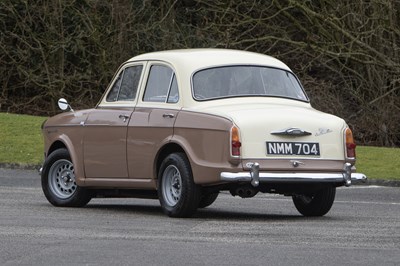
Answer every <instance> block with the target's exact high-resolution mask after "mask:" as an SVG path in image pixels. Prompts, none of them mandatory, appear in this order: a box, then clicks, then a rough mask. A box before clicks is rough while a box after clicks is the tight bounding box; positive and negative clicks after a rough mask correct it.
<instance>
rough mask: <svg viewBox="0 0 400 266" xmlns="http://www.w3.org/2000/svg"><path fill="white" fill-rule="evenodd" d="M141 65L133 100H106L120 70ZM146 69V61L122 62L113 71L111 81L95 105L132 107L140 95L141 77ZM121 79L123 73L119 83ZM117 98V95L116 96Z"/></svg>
mask: <svg viewBox="0 0 400 266" xmlns="http://www.w3.org/2000/svg"><path fill="white" fill-rule="evenodd" d="M138 65H141V66H142V72H141V74H140V78H139V82H138V86H137V90H136V96H135V98H134V99H133V100H116V101H112V102H110V101H107V96H108V94H109V93H110V91H111V90H112V88H113V87H114V84H115V83H116V82H118V77H120V75H121V74H122V72H124V71H125V69H127V68H129V67H134V66H138ZM146 69H147V61H134V62H126V63H124V64H122V65H121V66H120V67H119V68H118V70H117V71H116V72H115V74H114V76H113V78H112V79H111V82H110V83H109V85H108V86H107V89H106V91H105V92H104V93H103V95H102V97H101V100H100V102H99V103H98V104H97V106H96V108H97V107H134V106H135V105H136V104H137V102H138V99H139V97H140V92H141V90H142V85H143V79H144V76H145V72H146ZM122 79H123V75H122V77H121V83H122ZM119 93H120V90H118V95H119ZM117 98H118V96H117Z"/></svg>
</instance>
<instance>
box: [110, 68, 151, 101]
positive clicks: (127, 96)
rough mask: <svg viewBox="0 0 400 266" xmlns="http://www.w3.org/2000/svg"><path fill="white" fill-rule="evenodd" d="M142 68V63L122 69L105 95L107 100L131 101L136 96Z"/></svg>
mask: <svg viewBox="0 0 400 266" xmlns="http://www.w3.org/2000/svg"><path fill="white" fill-rule="evenodd" d="M142 69H143V66H142V65H137V66H130V67H127V68H125V69H124V70H122V71H121V72H120V73H119V75H118V77H117V79H116V80H115V82H114V84H113V86H112V88H111V90H110V92H109V93H108V95H107V102H116V101H133V100H134V99H135V98H136V92H137V89H138V85H139V81H140V76H141V74H142Z"/></svg>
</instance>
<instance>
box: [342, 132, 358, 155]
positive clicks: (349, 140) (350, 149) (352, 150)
mask: <svg viewBox="0 0 400 266" xmlns="http://www.w3.org/2000/svg"><path fill="white" fill-rule="evenodd" d="M345 134H346V157H347V158H356V146H357V145H356V143H355V142H354V138H353V132H351V129H350V128H346V131H345Z"/></svg>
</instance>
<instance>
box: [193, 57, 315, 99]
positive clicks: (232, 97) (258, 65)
mask: <svg viewBox="0 0 400 266" xmlns="http://www.w3.org/2000/svg"><path fill="white" fill-rule="evenodd" d="M241 66H251V67H267V68H272V69H279V70H282V71H285V72H288V73H290V74H292V75H293V76H294V78H295V79H296V80H297V82H298V84H299V85H300V88H301V90H302V91H303V93H304V95H305V97H306V99H305V100H301V99H296V98H291V97H284V96H276V95H256V94H255V95H236V96H228V97H215V98H208V99H197V98H196V97H195V96H194V84H193V77H194V76H195V75H196V74H197V73H199V72H201V71H203V70H207V69H214V68H224V67H241ZM190 93H191V97H192V99H193V100H194V101H196V102H198V103H201V102H208V101H215V100H223V99H234V98H240V97H263V98H280V99H288V100H294V101H299V102H304V103H310V98H309V96H308V94H307V93H306V90H305V89H304V87H303V84H302V83H301V82H300V79H299V78H298V77H297V75H296V74H295V73H293V72H292V71H289V70H287V69H283V68H279V67H274V66H268V65H260V64H226V65H225V64H223V65H215V66H209V67H204V68H200V69H196V70H195V71H193V72H192V74H191V76H190Z"/></svg>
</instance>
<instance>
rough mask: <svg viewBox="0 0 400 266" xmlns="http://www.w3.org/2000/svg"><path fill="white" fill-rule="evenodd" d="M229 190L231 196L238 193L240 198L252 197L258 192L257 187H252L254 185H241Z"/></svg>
mask: <svg viewBox="0 0 400 266" xmlns="http://www.w3.org/2000/svg"><path fill="white" fill-rule="evenodd" d="M230 192H231V194H232V196H236V195H238V196H239V197H241V198H252V197H254V196H255V195H256V194H257V193H258V189H254V187H250V186H243V187H238V188H236V189H232V190H231V191H230Z"/></svg>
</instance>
